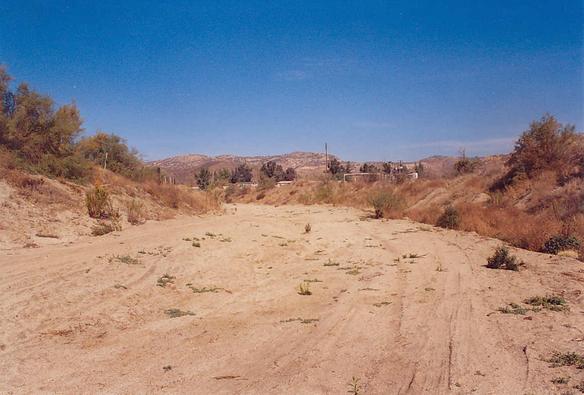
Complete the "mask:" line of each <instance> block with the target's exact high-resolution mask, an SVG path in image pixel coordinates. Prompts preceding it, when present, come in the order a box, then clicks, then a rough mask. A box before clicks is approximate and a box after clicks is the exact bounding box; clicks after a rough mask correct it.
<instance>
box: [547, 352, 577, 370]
mask: <svg viewBox="0 0 584 395" xmlns="http://www.w3.org/2000/svg"><path fill="white" fill-rule="evenodd" d="M548 362H550V363H551V364H552V366H553V367H558V366H575V367H577V368H578V369H584V355H581V354H578V353H575V352H563V353H562V352H555V353H554V354H553V355H552V356H551V358H550V359H548Z"/></svg>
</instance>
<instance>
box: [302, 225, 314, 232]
mask: <svg viewBox="0 0 584 395" xmlns="http://www.w3.org/2000/svg"><path fill="white" fill-rule="evenodd" d="M311 230H312V225H310V224H306V225H304V233H310V231H311Z"/></svg>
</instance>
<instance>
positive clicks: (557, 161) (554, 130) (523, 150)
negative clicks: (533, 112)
mask: <svg viewBox="0 0 584 395" xmlns="http://www.w3.org/2000/svg"><path fill="white" fill-rule="evenodd" d="M582 138H583V137H582V136H581V135H578V134H577V133H576V132H575V127H574V125H562V124H561V123H559V122H558V121H557V120H556V119H555V118H554V117H553V116H551V115H545V116H543V117H542V118H541V119H540V120H539V121H534V122H532V123H531V125H530V126H529V129H528V130H527V131H525V132H523V134H522V135H521V136H520V137H519V140H517V142H516V143H515V149H514V151H513V153H512V154H511V157H510V158H509V161H508V163H507V164H508V165H509V166H510V167H511V168H512V169H514V170H515V171H516V172H524V173H525V174H526V175H527V177H530V178H531V177H533V176H535V175H537V174H539V173H541V172H542V171H544V170H556V171H559V172H562V171H565V170H566V167H569V166H570V162H571V161H570V159H571V158H570V156H571V155H572V154H573V153H574V149H575V148H576V149H577V146H578V140H581V139H582Z"/></svg>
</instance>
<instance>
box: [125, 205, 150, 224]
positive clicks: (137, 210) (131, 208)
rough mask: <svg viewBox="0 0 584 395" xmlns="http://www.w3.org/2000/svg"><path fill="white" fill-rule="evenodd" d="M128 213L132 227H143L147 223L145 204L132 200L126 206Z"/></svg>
mask: <svg viewBox="0 0 584 395" xmlns="http://www.w3.org/2000/svg"><path fill="white" fill-rule="evenodd" d="M126 213H127V215H128V222H129V223H131V224H132V225H141V224H143V223H144V222H146V220H145V218H144V204H143V203H142V202H140V201H138V200H135V199H132V200H131V201H129V202H128V203H127V204H126Z"/></svg>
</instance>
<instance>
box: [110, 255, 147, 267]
mask: <svg viewBox="0 0 584 395" xmlns="http://www.w3.org/2000/svg"><path fill="white" fill-rule="evenodd" d="M109 261H110V262H113V261H118V262H121V263H125V264H126V265H139V264H140V263H142V262H141V261H140V260H139V259H137V258H132V257H131V256H130V255H114V256H112V257H111V258H110V259H109Z"/></svg>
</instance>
